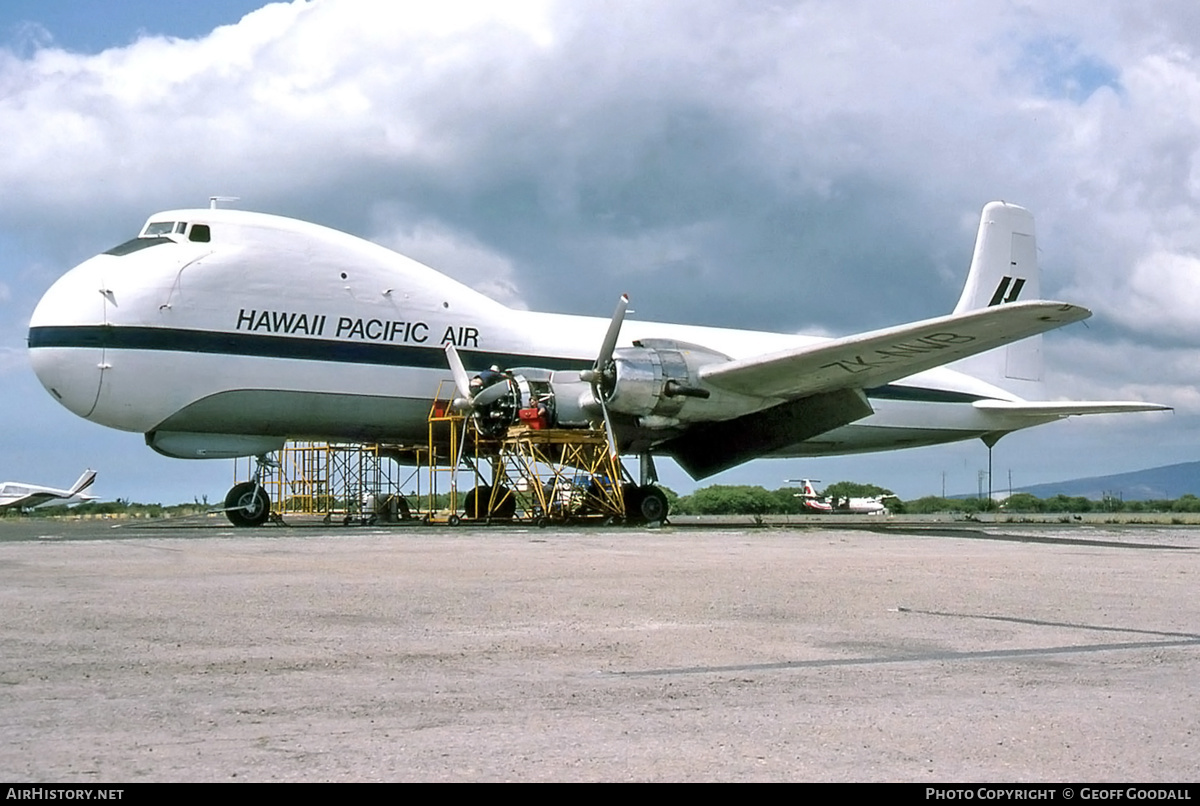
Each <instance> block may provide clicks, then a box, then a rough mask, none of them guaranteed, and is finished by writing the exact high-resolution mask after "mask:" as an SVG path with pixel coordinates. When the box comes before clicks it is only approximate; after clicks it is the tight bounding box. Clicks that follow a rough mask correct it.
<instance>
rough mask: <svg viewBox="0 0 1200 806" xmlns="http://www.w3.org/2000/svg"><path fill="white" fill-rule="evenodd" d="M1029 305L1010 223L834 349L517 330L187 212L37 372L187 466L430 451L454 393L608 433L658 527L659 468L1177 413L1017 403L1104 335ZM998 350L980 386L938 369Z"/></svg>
mask: <svg viewBox="0 0 1200 806" xmlns="http://www.w3.org/2000/svg"><path fill="white" fill-rule="evenodd" d="M568 270H569V268H566V267H564V271H568ZM580 279H581V282H583V281H585V279H586V278H580ZM798 282H799V281H798ZM733 289H736V284H731V285H730V286H729V287H728V288H726V289H725V290H724V291H723V292H722V293H735V292H734V290H733ZM779 293H783V294H786V293H789V289H787V288H781V289H780V290H779ZM1038 294H1039V282H1038V270H1037V261H1036V249H1035V246H1034V231H1033V217H1032V216H1031V215H1030V214H1029V213H1028V212H1027V211H1026V210H1024V209H1022V208H1020V207H1016V206H1013V205H1008V204H1003V203H1000V202H994V203H992V204H989V205H987V206H986V207H985V208H984V210H983V218H982V220H981V222H980V228H979V235H978V238H977V240H976V244H975V254H974V257H973V259H972V262H971V268H970V272H969V274H968V277H967V283H966V287H965V288H964V290H963V293H962V296H961V298H960V299H959V302H958V305H957V306H956V307H955V309H954V312H953V313H951V314H949V315H947V316H939V317H936V318H933V319H926V320H923V321H919V322H914V323H911V324H905V325H898V326H895V327H889V328H884V329H882V330H874V331H871V332H867V333H862V334H859V335H854V336H846V337H843V338H836V339H828V338H819V337H814V336H801V335H795V334H788V333H765V332H759V331H749V330H729V329H723V328H713V327H696V326H687V325H671V324H659V323H653V322H640V321H629V322H624V318H625V303H626V302H627V298H624V297H622V302H621V303H620V304H619V305H618V307H617V311H616V313H615V314H614V316H613V318H612V319H611V320H608V321H606V320H604V319H598V318H592V317H583V316H565V315H558V314H548V313H537V312H532V311H519V310H513V309H511V308H508V307H506V306H504V305H502V304H500V303H498V302H496V301H494V300H492V299H489V298H487V297H485V296H483V295H481V294H479V293H478V292H476V291H473V290H472V289H470V288H467V287H466V286H464V285H462V284H460V283H458V282H456V281H454V280H452V279H450V278H449V277H446V276H445V275H443V274H440V273H438V272H436V271H434V270H433V269H430V268H428V267H426V266H423V265H421V264H419V263H417V262H416V261H413V260H410V259H409V258H406V257H403V256H401V255H398V254H396V253H395V252H392V251H390V250H388V249H385V248H383V247H381V246H378V245H376V244H373V243H370V242H367V241H364V240H361V239H359V238H355V237H353V236H351V235H347V234H345V233H341V232H336V231H334V230H330V229H326V228H324V227H320V226H316V225H313V224H307V223H304V222H301V221H295V220H292V219H287V218H279V217H276V216H269V215H262V214H258V213H250V212H244V211H239V210H228V209H192V210H174V211H168V212H163V213H158V214H155V215H152V216H151V217H150V218H149V220H148V221H147V222H146V224H145V226H144V227H143V228H142V230H141V232H140V233H139V234H138V235H137V237H135V238H133V239H132V240H130V241H127V242H125V243H123V244H121V245H119V246H116V247H114V248H112V249H110V250H108V251H107V252H105V253H103V254H100V255H97V256H95V257H93V258H90V259H88V260H86V261H84V262H83V263H82V264H80V265H79V266H77V267H75V268H74V269H72V270H71V271H69V272H67V273H66V274H65V275H64V276H63V277H61V278H60V279H59V280H58V281H57V282H55V283H54V285H53V286H52V287H51V288H50V289H49V290H48V291H47V292H46V294H45V296H43V298H42V300H41V302H40V303H39V304H38V306H37V309H36V310H35V311H34V313H33V317H32V320H31V322H30V329H29V351H30V360H31V362H32V364H33V368H34V371H35V372H36V373H37V375H38V378H39V379H40V380H41V382H42V384H43V385H44V386H45V387H46V389H47V390H48V391H49V392H50V394H51V395H53V397H54V399H55V400H57V401H58V402H59V403H61V404H62V405H63V406H65V407H66V408H68V409H70V410H71V411H73V412H75V413H76V414H78V415H79V416H81V417H85V418H87V419H89V420H91V421H93V422H96V423H100V424H102V425H106V426H110V427H112V428H119V429H123V430H126V431H133V432H138V433H142V434H144V435H145V439H146V442H147V444H148V445H149V446H150V447H151V448H153V449H154V450H156V451H158V452H159V453H162V454H165V455H167V456H174V457H180V458H192V459H201V458H229V457H235V456H254V455H258V456H265V455H266V454H268V453H270V452H271V451H275V450H278V449H279V448H281V447H282V446H283V444H284V442H285V441H286V440H288V439H316V440H327V441H331V442H384V443H393V444H409V445H420V446H425V445H427V442H428V439H429V428H428V415H429V412H430V410H431V405H432V402H433V398H434V397H435V396H436V394H437V390H438V389H439V386H440V385H441V384H442V383H444V382H445V383H447V384H449V382H451V381H452V380H453V381H454V382H455V386H456V387H457V389H458V395H457V396H458V397H459V398H460V401H461V403H462V405H463V406H464V407H465V408H468V409H469V410H470V411H471V412H472V415H473V416H474V417H475V418H476V420H477V422H479V423H481V424H483V425H485V426H486V427H489V428H493V427H494V428H498V429H499V428H504V427H506V426H507V425H508V424H510V423H515V422H517V420H518V418H519V415H520V412H521V411H522V410H524V411H526V412H528V411H530V410H536V411H538V412H539V418H541V419H542V420H543V421H544V422H545V423H546V424H547V425H548V426H549V427H553V428H595V427H600V426H602V425H603V426H604V427H606V429H607V431H608V433H609V435H610V439H611V443H612V447H613V449H614V451H617V452H619V453H621V454H636V455H640V456H641V457H642V459H643V461H642V462H641V467H642V473H641V479H640V482H641V483H640V486H634V485H633V482H632V480H630V482H629V484H630V488H631V490H632V499H631V497H630V496H629V495H626V505H627V507H628V508H629V509H631V511H633V512H634V513H635V514H636V513H638V512H640V513H641V515H642V516H643V517H645V518H646V519H648V520H659V519H661V517H663V516H665V514H666V497H665V495H664V494H663V492H662V490H661V489H660V488H659V487H657V486H656V485H655V484H654V481H655V479H654V472H653V462H652V458H653V456H655V455H665V456H670V457H673V458H674V459H675V460H676V461H677V462H678V463H679V464H680V465H681V466H682V467H683V469H684V470H686V471H687V472H688V473H690V474H691V475H692V476H693V477H694V478H704V477H706V476H709V475H712V474H713V473H717V472H719V471H721V470H725V469H727V468H730V467H733V466H735V465H738V464H740V463H742V462H746V461H749V460H751V459H755V458H758V457H766V456H775V457H784V456H817V455H830V454H845V453H856V452H865V451H879V450H891V449H896V448H910V447H915V446H920V445H933V444H937V443H943V442H951V441H955V440H963V439H971V438H980V439H983V440H984V441H985V442H986V443H988V444H989V445H991V444H994V443H995V441H996V440H998V439H1000V437H1002V436H1003V435H1004V434H1007V433H1010V432H1012V431H1016V430H1018V429H1021V428H1027V427H1029V426H1033V425H1039V424H1041V423H1047V422H1051V421H1053V420H1057V419H1060V418H1063V417H1067V416H1069V415H1073V414H1094V413H1103V412H1130V411H1154V410H1162V409H1165V408H1167V407H1166V406H1159V405H1155V404H1150V403H1142V402H1130V401H1117V402H1112V401H1098V402H1096V401H1093V402H1057V401H1053V402H1052V401H1045V400H1030V399H1024V398H1022V397H1021V396H1020V395H1018V394H1016V393H1015V392H1013V391H1008V390H1006V389H1005V386H1006V385H1009V382H1010V381H1011V380H1012V379H1024V381H1039V380H1040V379H1041V353H1040V350H1039V347H1038V343H1037V342H1036V341H1035V342H1032V343H1029V344H1018V345H1013V342H1016V341H1018V340H1021V339H1026V338H1027V337H1030V336H1035V335H1036V334H1040V333H1042V332H1044V331H1047V330H1051V329H1053V328H1056V327H1061V326H1062V325H1065V324H1069V323H1071V322H1077V321H1079V320H1081V319H1084V318H1086V317H1088V316H1090V315H1091V314H1090V311H1088V310H1087V309H1085V308H1081V307H1079V306H1077V305H1071V304H1068V303H1065V302H1047V301H1042V300H1039V299H1037V297H1038ZM1009 345H1013V346H1011V347H1009ZM996 348H1005V349H1002V350H999V351H998V352H995V353H992V354H990V356H989V358H988V361H987V366H985V367H984V368H983V371H982V374H977V375H969V374H966V373H964V372H961V371H955V370H954V369H949V368H946V367H945V366H944V365H946V364H949V363H951V362H954V361H958V360H959V359H964V358H967V357H969V356H975V355H978V354H981V353H984V352H986V351H991V350H995V349H996ZM491 365H495V366H497V367H498V368H500V369H502V370H506V372H501V373H499V374H500V375H502V376H503V377H502V378H501V379H500V380H499V381H498V382H497V383H494V384H492V385H490V386H489V387H488V388H486V389H482V390H479V389H475V388H472V387H471V385H470V384H471V382H470V378H469V375H468V373H467V370H466V367H470V369H471V371H473V372H480V371H482V370H484V369H485V368H487V367H489V366H491ZM1035 386H1036V384H1033V385H1031V384H1030V383H1025V386H1024V387H1023V388H1022V391H1026V389H1028V388H1035ZM448 388H453V387H448ZM1035 392H1036V389H1035ZM1026 394H1028V392H1027V391H1026ZM631 500H632V502H633V503H632V505H630V501H631ZM226 508H227V510H228V511H229V515H230V519H231V520H233V521H234V522H236V523H239V524H246V525H253V524H258V523H262V522H263V521H265V520H266V518H267V516H268V514H269V501H267V498H266V493H265V491H263V489H262V488H261V486H259V485H257V484H256V483H253V482H246V483H243V484H240V485H237V486H236V487H234V488H233V489H232V490H230V492H229V495H228V496H227V497H226Z"/></svg>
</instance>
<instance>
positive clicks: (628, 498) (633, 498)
mask: <svg viewBox="0 0 1200 806" xmlns="http://www.w3.org/2000/svg"><path fill="white" fill-rule="evenodd" d="M642 489H643V488H641V487H639V486H637V485H636V484H622V485H621V497H622V498H624V499H625V522H626V523H636V522H637V521H639V520H641V517H642Z"/></svg>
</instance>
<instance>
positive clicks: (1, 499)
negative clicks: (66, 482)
mask: <svg viewBox="0 0 1200 806" xmlns="http://www.w3.org/2000/svg"><path fill="white" fill-rule="evenodd" d="M95 480H96V471H95V470H91V469H88V470H85V471H83V475H82V476H80V477H79V480H78V481H76V482H75V483H74V484H73V485H71V489H69V490H58V489H55V488H54V487H39V486H37V485H34V484H24V483H22V482H19V481H5V482H2V483H0V509H32V508H33V507H36V506H41V505H42V504H45V503H47V502H49V501H69V500H71V499H74V498H78V499H80V500H83V501H91V500H94V499H95V497H96V496H94V495H84V494H83V491H84V490H86V489H87V488H88V487H91V486H92V482H94V481H95Z"/></svg>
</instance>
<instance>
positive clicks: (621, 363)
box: [600, 339, 729, 423]
mask: <svg viewBox="0 0 1200 806" xmlns="http://www.w3.org/2000/svg"><path fill="white" fill-rule="evenodd" d="M634 344H635V345H637V346H635V347H623V348H621V349H619V350H616V351H614V352H613V360H612V365H611V366H610V367H606V368H605V369H604V375H603V379H602V380H601V383H600V392H601V394H602V395H603V396H604V402H605V404H606V405H607V406H608V408H609V409H610V410H611V411H615V412H619V413H621V414H629V415H633V416H636V417H639V418H642V419H643V420H644V421H647V422H662V423H667V422H670V421H678V420H680V419H687V418H686V417H684V416H683V412H684V407H685V406H689V405H690V406H691V407H692V408H696V407H697V406H698V405H700V404H697V403H694V402H693V403H690V404H689V401H696V400H707V399H708V397H709V392H708V390H707V389H705V388H703V387H702V386H701V384H700V369H701V368H702V367H705V366H708V365H709V364H714V363H720V362H723V361H728V360H729V356H726V355H722V354H720V353H716V352H713V351H712V350H709V349H706V348H704V347H697V346H695V345H692V344H685V343H683V342H677V341H672V340H668V339H644V340H642V341H638V342H634Z"/></svg>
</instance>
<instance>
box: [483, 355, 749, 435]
mask: <svg viewBox="0 0 1200 806" xmlns="http://www.w3.org/2000/svg"><path fill="white" fill-rule="evenodd" d="M634 344H635V345H636V346H634V347H624V348H621V349H619V350H615V351H613V357H612V360H611V361H610V362H609V363H608V365H607V366H605V367H601V368H600V370H599V371H598V372H596V371H593V370H588V371H585V372H583V373H582V377H581V373H579V372H552V371H550V370H547V369H541V368H531V367H517V368H513V369H510V370H509V371H507V372H505V373H504V374H503V376H502V377H501V378H499V379H495V378H493V379H492V381H493V383H503V384H505V385H506V388H507V391H506V392H505V393H504V394H502V395H500V396H498V397H495V398H494V399H493V398H492V396H491V395H488V398H489V402H488V403H487V404H486V405H484V406H480V407H478V408H476V410H475V415H474V416H475V422H476V424H477V425H478V427H479V430H480V431H481V432H483V433H485V434H488V435H489V436H500V435H502V434H503V433H504V432H505V430H507V428H508V427H509V426H510V425H514V424H516V423H518V422H520V420H521V411H522V410H525V411H536V412H537V414H536V416H537V419H539V420H541V421H542V422H543V423H544V424H545V425H546V426H548V427H550V428H588V427H590V426H593V425H595V424H597V423H599V422H601V421H603V417H604V413H603V410H602V408H601V406H600V403H599V401H598V400H596V391H598V392H599V394H600V395H601V396H602V397H603V399H604V403H605V405H606V406H607V407H608V409H609V411H610V412H615V413H618V414H624V415H628V416H632V417H636V418H637V421H638V424H639V425H641V426H642V427H643V428H671V427H673V426H677V425H679V424H680V422H683V421H685V420H688V419H703V416H704V411H702V409H703V408H704V404H703V403H702V402H701V401H704V400H707V399H708V397H709V391H708V390H707V389H704V388H703V387H701V386H700V369H701V367H704V366H707V365H709V364H713V363H720V362H724V361H728V360H729V357H728V356H726V355H722V354H720V353H716V352H713V351H712V350H708V349H705V348H703V347H696V346H694V345H691V344H685V343H682V342H677V341H671V340H668V339H645V340H643V341H638V342H634ZM593 383H594V384H595V387H593ZM484 394H486V393H484ZM689 401H691V404H690V407H689ZM685 408H690V409H695V410H696V411H695V416H694V417H689V416H688V412H685Z"/></svg>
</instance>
